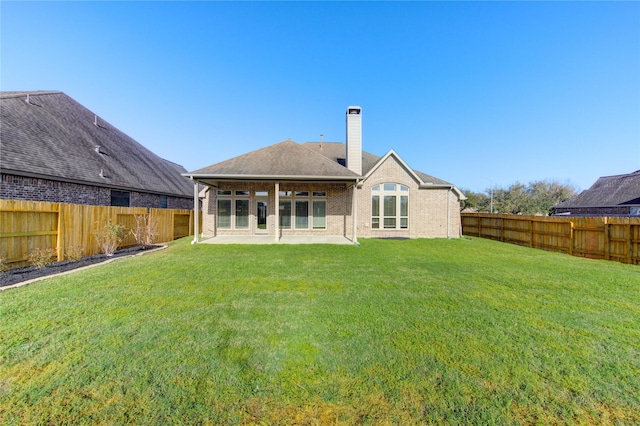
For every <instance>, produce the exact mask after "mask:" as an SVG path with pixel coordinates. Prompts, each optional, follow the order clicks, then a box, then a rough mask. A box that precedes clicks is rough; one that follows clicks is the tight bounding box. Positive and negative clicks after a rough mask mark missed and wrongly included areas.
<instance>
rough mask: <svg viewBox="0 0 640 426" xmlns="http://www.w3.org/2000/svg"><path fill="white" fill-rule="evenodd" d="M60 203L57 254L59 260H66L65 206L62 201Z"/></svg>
mask: <svg viewBox="0 0 640 426" xmlns="http://www.w3.org/2000/svg"><path fill="white" fill-rule="evenodd" d="M57 204H58V229H56V231H57V232H58V233H57V234H56V256H57V257H58V262H60V261H62V260H64V234H65V233H64V213H63V212H64V208H63V206H62V204H61V203H57Z"/></svg>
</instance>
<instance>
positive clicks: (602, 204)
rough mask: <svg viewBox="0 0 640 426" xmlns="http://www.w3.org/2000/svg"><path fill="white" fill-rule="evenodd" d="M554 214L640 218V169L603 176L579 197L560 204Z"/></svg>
mask: <svg viewBox="0 0 640 426" xmlns="http://www.w3.org/2000/svg"><path fill="white" fill-rule="evenodd" d="M554 214H556V215H581V216H640V170H637V171H635V172H633V173H629V174H625V175H616V176H603V177H601V178H600V179H598V180H597V181H596V183H594V184H593V185H592V186H591V188H589V189H587V190H586V191H582V192H581V193H580V195H578V196H577V197H576V198H574V199H572V200H568V201H565V202H564V203H562V204H559V205H558V206H557V207H556V208H555V212H554Z"/></svg>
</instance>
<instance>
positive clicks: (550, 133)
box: [0, 1, 640, 192]
mask: <svg viewBox="0 0 640 426" xmlns="http://www.w3.org/2000/svg"><path fill="white" fill-rule="evenodd" d="M0 14H1V15H0V20H1V27H2V28H1V30H0V35H1V41H0V43H1V44H0V48H1V52H0V59H1V63H0V88H1V90H5V91H8V90H61V91H63V92H65V93H67V94H68V95H69V96H71V97H72V98H74V99H76V100H77V101H78V102H80V103H81V104H83V105H84V106H86V107H87V108H89V109H90V110H91V111H93V112H94V113H96V114H98V115H99V116H100V117H101V118H102V119H104V120H106V121H108V122H109V123H111V124H112V125H114V126H116V127H118V128H119V129H120V130H122V131H124V132H125V133H127V134H128V135H130V136H131V137H133V138H134V139H136V140H137V141H138V142H140V143H141V144H143V145H144V146H146V147H147V148H149V149H150V150H152V151H153V152H155V153H156V154H158V155H160V156H161V157H163V158H166V159H168V160H171V161H174V162H176V163H178V164H181V165H183V166H184V167H185V168H186V169H187V170H189V171H191V170H195V169H198V168H201V167H204V166H207V165H209V164H213V163H216V162H219V161H223V160H226V159H228V158H231V157H234V156H236V155H240V154H243V153H246V152H249V151H252V150H255V149H259V148H262V147H265V146H267V145H271V144H273V143H277V142H280V141H282V140H285V139H287V138H291V139H293V140H295V141H297V142H307V141H318V140H319V138H320V134H321V133H322V134H323V135H324V140H325V141H339V142H344V138H345V117H344V114H345V111H346V108H347V106H349V105H359V106H361V107H362V108H363V144H364V149H365V150H366V151H369V152H372V153H374V154H377V155H380V156H382V155H384V154H385V153H386V152H387V151H389V150H390V149H393V150H394V151H396V152H397V153H398V154H400V156H401V157H403V159H404V160H405V161H406V162H407V163H408V164H409V165H410V166H411V167H413V168H415V169H417V170H420V171H422V172H424V173H428V174H431V175H433V176H436V177H438V178H441V179H444V180H447V181H449V182H452V183H454V184H455V185H456V186H458V187H460V188H463V189H471V190H473V191H478V192H480V191H484V190H485V189H487V188H489V187H506V186H508V185H510V184H512V183H515V182H516V181H519V182H521V183H528V182H530V181H534V180H543V179H553V180H557V181H560V182H562V183H570V184H573V185H575V186H577V187H578V188H579V189H587V188H588V187H589V186H591V184H592V183H593V182H595V180H596V179H597V178H598V177H600V176H605V175H612V174H621V173H629V172H632V171H635V170H638V169H640V2H297V3H294V2H12V1H2V2H0ZM0 155H1V153H0Z"/></svg>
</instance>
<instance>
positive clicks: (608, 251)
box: [602, 217, 611, 260]
mask: <svg viewBox="0 0 640 426" xmlns="http://www.w3.org/2000/svg"><path fill="white" fill-rule="evenodd" d="M602 222H603V224H604V258H605V259H606V260H611V249H610V248H609V222H608V221H607V218H606V217H605V218H603V219H602Z"/></svg>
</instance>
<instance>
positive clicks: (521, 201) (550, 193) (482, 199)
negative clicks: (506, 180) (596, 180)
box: [461, 180, 577, 215]
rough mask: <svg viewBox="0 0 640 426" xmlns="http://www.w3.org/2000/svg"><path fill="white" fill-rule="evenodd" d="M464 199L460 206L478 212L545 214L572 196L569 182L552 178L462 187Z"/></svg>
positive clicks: (574, 192)
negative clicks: (500, 185)
mask: <svg viewBox="0 0 640 426" xmlns="http://www.w3.org/2000/svg"><path fill="white" fill-rule="evenodd" d="M464 194H465V196H466V197H467V200H465V201H463V204H462V205H461V207H462V208H463V209H464V208H466V207H469V208H473V209H475V210H477V211H478V212H487V213H488V212H493V213H502V214H525V215H548V214H551V212H552V211H553V208H554V207H555V206H557V205H558V204H560V203H562V202H563V201H566V200H569V199H570V198H572V197H575V196H576V194H577V192H576V189H575V187H574V186H573V185H569V184H561V183H559V182H556V181H548V180H541V181H534V182H530V183H529V184H528V185H524V184H521V183H520V182H516V183H514V184H512V185H510V186H509V187H508V188H507V189H504V188H489V189H487V190H485V193H476V192H472V191H469V190H465V191H464Z"/></svg>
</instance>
